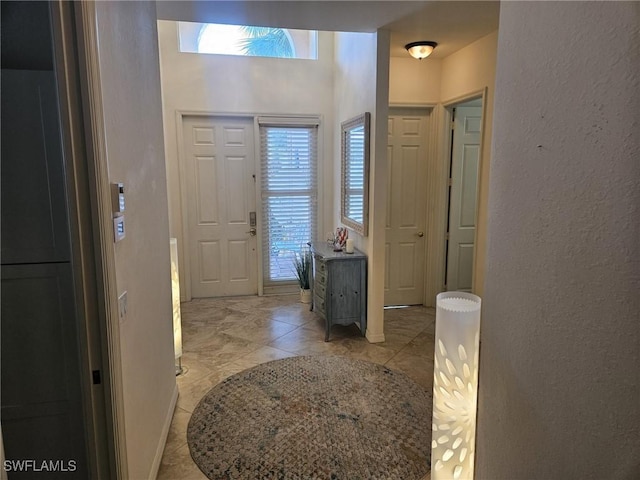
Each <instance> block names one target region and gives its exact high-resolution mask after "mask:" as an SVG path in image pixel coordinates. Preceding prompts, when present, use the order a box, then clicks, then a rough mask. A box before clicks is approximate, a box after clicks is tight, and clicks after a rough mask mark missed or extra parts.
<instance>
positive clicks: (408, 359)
mask: <svg viewBox="0 0 640 480" xmlns="http://www.w3.org/2000/svg"><path fill="white" fill-rule="evenodd" d="M385 365H386V366H387V367H389V368H391V369H393V370H399V371H401V372H403V373H404V374H406V375H407V376H408V377H409V378H411V379H412V380H413V381H414V382H416V383H417V384H418V385H422V386H423V387H424V388H426V389H428V390H430V389H432V388H433V360H430V359H428V358H425V357H419V356H417V355H412V354H411V353H407V352H404V351H400V352H399V353H397V354H396V355H395V356H394V357H393V358H392V359H391V360H389V361H388V362H387V363H385Z"/></svg>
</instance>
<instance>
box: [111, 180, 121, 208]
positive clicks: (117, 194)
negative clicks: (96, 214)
mask: <svg viewBox="0 0 640 480" xmlns="http://www.w3.org/2000/svg"><path fill="white" fill-rule="evenodd" d="M111 207H112V210H113V215H114V216H118V215H122V214H123V213H124V183H112V184H111Z"/></svg>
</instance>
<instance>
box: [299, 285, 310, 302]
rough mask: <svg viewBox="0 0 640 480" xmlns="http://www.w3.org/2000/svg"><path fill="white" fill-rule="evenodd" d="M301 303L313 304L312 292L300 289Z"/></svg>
mask: <svg viewBox="0 0 640 480" xmlns="http://www.w3.org/2000/svg"><path fill="white" fill-rule="evenodd" d="M300 301H301V302H302V303H311V290H309V289H306V290H305V289H303V288H301V289H300Z"/></svg>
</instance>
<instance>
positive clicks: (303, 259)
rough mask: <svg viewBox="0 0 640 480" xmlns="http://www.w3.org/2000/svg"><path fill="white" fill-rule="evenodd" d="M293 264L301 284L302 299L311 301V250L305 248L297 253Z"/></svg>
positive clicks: (306, 301)
mask: <svg viewBox="0 0 640 480" xmlns="http://www.w3.org/2000/svg"><path fill="white" fill-rule="evenodd" d="M293 265H294V266H295V269H296V277H297V278H298V284H299V285H300V301H301V302H302V303H311V251H310V250H308V249H304V250H302V252H301V253H296V254H295V256H294V257H293Z"/></svg>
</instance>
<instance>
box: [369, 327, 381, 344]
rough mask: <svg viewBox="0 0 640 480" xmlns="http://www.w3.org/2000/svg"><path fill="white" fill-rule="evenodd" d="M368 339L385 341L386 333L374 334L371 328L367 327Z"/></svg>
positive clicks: (376, 341)
mask: <svg viewBox="0 0 640 480" xmlns="http://www.w3.org/2000/svg"><path fill="white" fill-rule="evenodd" d="M366 337H367V340H369V343H382V342H384V333H377V334H373V333H371V330H369V329H368V328H367V335H366Z"/></svg>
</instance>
